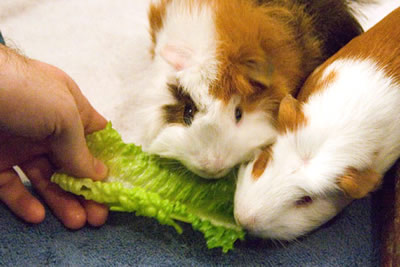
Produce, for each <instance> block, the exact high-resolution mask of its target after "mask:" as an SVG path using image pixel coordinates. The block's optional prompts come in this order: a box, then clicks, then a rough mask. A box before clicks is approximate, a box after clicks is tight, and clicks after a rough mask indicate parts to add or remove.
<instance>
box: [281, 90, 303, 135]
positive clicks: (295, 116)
mask: <svg viewBox="0 0 400 267" xmlns="http://www.w3.org/2000/svg"><path fill="white" fill-rule="evenodd" d="M306 124H307V119H306V117H305V116H304V113H303V111H302V106H301V104H300V103H299V102H298V101H297V100H296V99H295V98H293V97H292V96H291V95H287V96H286V97H285V98H284V99H283V100H282V102H281V104H280V106H279V113H278V125H277V126H278V131H279V133H281V134H284V133H287V132H294V131H296V130H297V129H298V128H300V127H302V126H304V125H306Z"/></svg>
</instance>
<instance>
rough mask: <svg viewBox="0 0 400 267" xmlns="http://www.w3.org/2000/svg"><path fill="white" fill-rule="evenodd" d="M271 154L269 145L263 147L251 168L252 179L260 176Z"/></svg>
mask: <svg viewBox="0 0 400 267" xmlns="http://www.w3.org/2000/svg"><path fill="white" fill-rule="evenodd" d="M271 156H272V149H271V146H268V147H266V148H264V149H263V151H262V152H261V154H260V155H259V156H258V158H257V160H256V162H254V165H253V170H252V172H251V174H252V176H253V179H254V180H257V179H258V178H260V176H261V175H262V174H263V173H264V170H265V168H267V166H268V163H269V161H270V160H271Z"/></svg>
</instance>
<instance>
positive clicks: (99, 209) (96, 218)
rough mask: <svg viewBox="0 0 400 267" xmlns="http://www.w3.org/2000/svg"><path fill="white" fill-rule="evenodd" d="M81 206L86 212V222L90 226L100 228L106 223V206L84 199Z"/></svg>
mask: <svg viewBox="0 0 400 267" xmlns="http://www.w3.org/2000/svg"><path fill="white" fill-rule="evenodd" d="M81 204H82V206H83V207H84V208H85V210H86V214H87V221H88V223H89V224H90V225H92V226H101V225H103V224H104V223H105V222H106V220H107V217H108V208H107V206H105V205H103V204H100V203H97V202H94V201H92V200H86V199H82V200H81Z"/></svg>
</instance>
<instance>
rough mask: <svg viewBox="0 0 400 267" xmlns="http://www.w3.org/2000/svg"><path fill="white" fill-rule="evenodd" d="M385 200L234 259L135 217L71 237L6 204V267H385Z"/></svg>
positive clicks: (251, 243) (252, 244)
mask: <svg viewBox="0 0 400 267" xmlns="http://www.w3.org/2000/svg"><path fill="white" fill-rule="evenodd" d="M378 200H379V199H378V197H377V195H376V194H374V195H373V196H372V197H369V198H365V199H362V200H357V201H354V202H353V203H352V204H351V205H350V206H349V207H347V208H346V209H345V210H344V212H342V213H341V214H340V215H339V216H337V217H336V218H335V219H333V220H332V221H331V222H329V223H328V224H326V225H324V226H323V227H321V228H320V229H319V230H317V231H315V232H314V233H312V234H310V235H309V236H307V237H305V238H302V239H301V240H299V241H298V242H292V243H289V244H284V246H282V245H279V244H278V243H276V244H275V243H273V242H271V241H261V240H255V239H253V240H246V241H244V242H238V243H236V246H235V249H234V250H233V251H230V252H228V253H226V254H224V253H222V252H221V250H220V249H212V250H208V249H207V247H206V243H205V241H204V239H203V236H202V234H200V233H199V232H196V231H193V230H192V229H191V226H190V225H184V227H183V228H184V233H183V234H181V235H179V234H177V233H176V232H175V230H174V229H173V228H172V227H169V226H164V225H160V224H158V223H157V222H156V221H154V220H153V219H150V218H144V217H136V216H134V215H133V214H130V213H118V212H111V213H110V216H109V219H108V221H107V223H106V224H105V225H104V226H103V227H100V228H94V227H85V228H83V229H81V230H78V231H70V230H67V229H66V228H64V227H63V226H62V224H61V223H60V222H59V221H58V220H57V219H56V218H55V217H54V216H53V215H52V214H51V213H50V212H49V211H48V210H47V217H46V219H45V221H44V222H43V223H41V224H39V225H30V224H26V223H24V222H22V221H21V220H19V219H17V218H15V217H14V216H13V215H12V214H11V213H10V211H9V210H8V209H7V208H6V207H5V206H4V205H3V204H0V236H1V241H0V266H45V265H46V266H138V265H140V266H260V265H263V266H363V267H365V266H378V265H379V245H380V227H379V226H380V225H381V222H380V218H381V216H380V214H379V210H380V208H379V205H378V203H379V202H378Z"/></svg>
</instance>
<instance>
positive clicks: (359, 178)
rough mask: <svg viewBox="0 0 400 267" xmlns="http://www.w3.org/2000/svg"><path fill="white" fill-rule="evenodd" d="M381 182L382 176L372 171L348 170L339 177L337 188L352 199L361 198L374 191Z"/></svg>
mask: <svg viewBox="0 0 400 267" xmlns="http://www.w3.org/2000/svg"><path fill="white" fill-rule="evenodd" d="M381 182H382V175H380V174H379V173H377V172H376V171H374V170H372V169H366V170H363V171H359V170H357V169H355V168H348V169H347V170H346V172H345V174H344V175H343V176H341V177H339V181H338V184H339V187H340V188H341V189H342V190H343V191H344V192H345V193H346V194H347V195H349V196H350V197H352V198H363V197H365V196H366V195H367V194H368V193H369V192H371V191H373V190H375V189H376V188H377V187H378V186H379V185H380V184H381Z"/></svg>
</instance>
